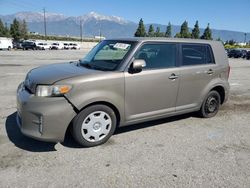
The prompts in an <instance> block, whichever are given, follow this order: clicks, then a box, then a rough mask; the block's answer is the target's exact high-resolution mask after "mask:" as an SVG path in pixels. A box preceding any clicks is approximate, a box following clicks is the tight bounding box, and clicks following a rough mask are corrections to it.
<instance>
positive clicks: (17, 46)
mask: <svg viewBox="0 0 250 188" xmlns="http://www.w3.org/2000/svg"><path fill="white" fill-rule="evenodd" d="M12 44H13V48H14V49H23V45H22V44H23V42H22V41H15V42H14V41H13V42H12Z"/></svg>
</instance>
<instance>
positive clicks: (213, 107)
mask: <svg viewBox="0 0 250 188" xmlns="http://www.w3.org/2000/svg"><path fill="white" fill-rule="evenodd" d="M217 109H218V100H217V99H216V98H215V97H214V96H212V97H209V98H208V99H207V102H206V108H205V110H206V112H207V113H214V112H216V111H217Z"/></svg>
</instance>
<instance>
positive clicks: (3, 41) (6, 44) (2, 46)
mask: <svg viewBox="0 0 250 188" xmlns="http://www.w3.org/2000/svg"><path fill="white" fill-rule="evenodd" d="M12 48H13V44H12V39H10V38H6V37H0V50H11V49H12Z"/></svg>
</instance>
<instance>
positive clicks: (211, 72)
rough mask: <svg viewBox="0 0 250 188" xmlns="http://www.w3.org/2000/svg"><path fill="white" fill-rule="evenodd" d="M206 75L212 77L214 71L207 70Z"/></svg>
mask: <svg viewBox="0 0 250 188" xmlns="http://www.w3.org/2000/svg"><path fill="white" fill-rule="evenodd" d="M206 73H207V74H209V75H212V74H213V73H214V71H213V70H212V69H209V70H207V71H206Z"/></svg>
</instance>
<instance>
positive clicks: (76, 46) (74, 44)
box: [71, 43, 81, 50]
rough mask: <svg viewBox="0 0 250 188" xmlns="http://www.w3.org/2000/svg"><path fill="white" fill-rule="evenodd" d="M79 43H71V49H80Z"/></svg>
mask: <svg viewBox="0 0 250 188" xmlns="http://www.w3.org/2000/svg"><path fill="white" fill-rule="evenodd" d="M80 48H81V47H80V45H79V44H76V43H73V44H72V46H71V49H73V50H80Z"/></svg>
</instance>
